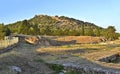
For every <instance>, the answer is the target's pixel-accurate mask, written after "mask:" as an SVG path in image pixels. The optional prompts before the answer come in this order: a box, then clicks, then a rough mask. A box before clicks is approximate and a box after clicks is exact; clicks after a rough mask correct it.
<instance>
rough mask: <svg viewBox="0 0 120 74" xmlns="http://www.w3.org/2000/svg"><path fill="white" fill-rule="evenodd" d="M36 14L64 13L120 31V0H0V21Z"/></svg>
mask: <svg viewBox="0 0 120 74" xmlns="http://www.w3.org/2000/svg"><path fill="white" fill-rule="evenodd" d="M36 14H47V15H52V16H54V15H64V16H69V17H73V18H76V19H79V20H83V21H87V22H92V23H95V24H96V25H98V26H101V27H104V28H106V27H107V26H109V25H112V26H115V28H116V29H117V31H118V32H120V29H119V28H120V25H119V24H120V21H119V20H120V0H0V23H5V24H8V23H13V22H15V21H19V20H23V19H30V18H32V17H33V16H34V15H36Z"/></svg>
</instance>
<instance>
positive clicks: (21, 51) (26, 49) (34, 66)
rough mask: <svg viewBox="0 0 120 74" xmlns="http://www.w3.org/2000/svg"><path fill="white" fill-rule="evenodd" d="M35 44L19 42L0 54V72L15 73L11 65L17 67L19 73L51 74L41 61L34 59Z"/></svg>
mask: <svg viewBox="0 0 120 74" xmlns="http://www.w3.org/2000/svg"><path fill="white" fill-rule="evenodd" d="M37 48H38V47H37V46H33V45H30V44H26V43H19V45H18V46H17V47H15V48H14V49H12V50H10V51H8V52H5V53H2V54H0V74H16V72H15V71H14V70H12V69H11V67H12V66H17V67H19V68H20V69H21V70H22V72H21V74H52V72H53V71H52V70H51V69H49V67H48V66H47V65H46V64H45V63H44V62H41V61H36V58H37V54H36V53H35V52H34V51H35V49H37Z"/></svg>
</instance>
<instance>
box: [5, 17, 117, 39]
mask: <svg viewBox="0 0 120 74" xmlns="http://www.w3.org/2000/svg"><path fill="white" fill-rule="evenodd" d="M7 27H8V28H9V29H10V31H11V32H12V33H15V34H27V35H50V36H104V37H106V38H107V39H110V40H114V39H116V38H118V34H117V33H115V31H116V29H115V28H114V26H109V27H108V28H106V29H105V28H102V27H99V26H97V25H95V24H94V23H89V22H84V21H81V20H77V19H74V18H69V17H65V16H48V15H35V16H34V17H33V18H31V19H29V20H23V21H18V22H15V23H12V24H8V25H7Z"/></svg>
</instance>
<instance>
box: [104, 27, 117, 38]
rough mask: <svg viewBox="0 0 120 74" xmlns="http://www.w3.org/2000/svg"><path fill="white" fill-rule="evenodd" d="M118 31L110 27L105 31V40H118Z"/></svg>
mask: <svg viewBox="0 0 120 74" xmlns="http://www.w3.org/2000/svg"><path fill="white" fill-rule="evenodd" d="M115 31H116V29H115V27H114V26H108V28H107V29H105V34H104V36H105V38H106V39H108V40H115V39H117V38H118V37H117V34H116V32H115Z"/></svg>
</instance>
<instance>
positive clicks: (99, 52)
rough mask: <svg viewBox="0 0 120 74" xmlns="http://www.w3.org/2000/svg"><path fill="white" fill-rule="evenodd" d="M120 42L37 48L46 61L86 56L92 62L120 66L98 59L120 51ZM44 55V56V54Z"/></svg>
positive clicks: (70, 59)
mask: <svg viewBox="0 0 120 74" xmlns="http://www.w3.org/2000/svg"><path fill="white" fill-rule="evenodd" d="M119 49H120V44H119V43H118V41H117V44H115V43H114V44H113V43H112V44H111V43H110V42H109V43H107V44H73V45H64V46H52V47H45V48H39V49H37V50H36V51H37V53H39V54H40V55H41V57H40V58H41V59H43V60H44V61H49V62H54V61H57V60H62V61H63V60H65V59H67V60H69V62H71V61H73V60H76V59H77V60H78V59H80V58H85V59H87V60H89V61H91V62H95V63H97V64H99V65H102V66H106V67H112V68H113V67H114V68H120V65H116V64H111V63H109V64H107V63H103V62H99V61H98V59H100V58H103V57H106V56H110V55H112V54H116V53H119V52H120V50H119ZM42 55H43V56H42Z"/></svg>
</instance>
